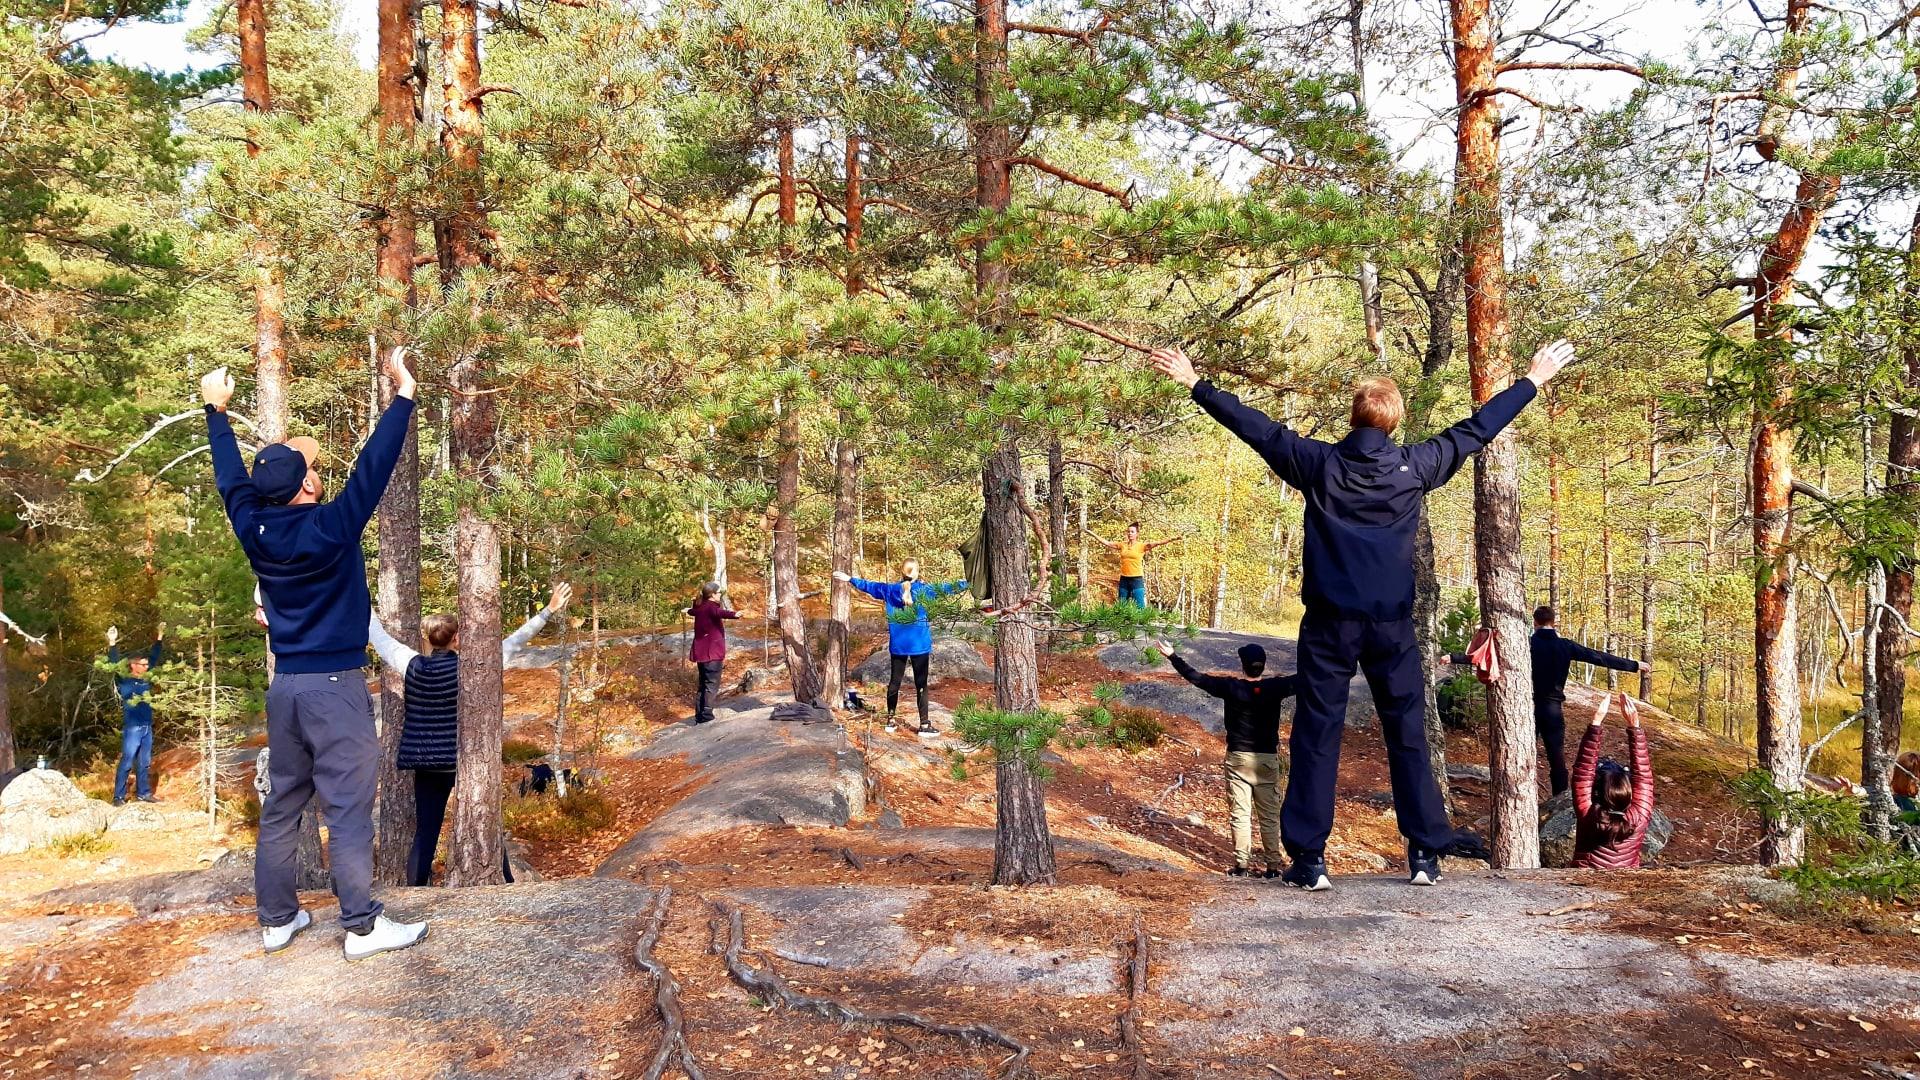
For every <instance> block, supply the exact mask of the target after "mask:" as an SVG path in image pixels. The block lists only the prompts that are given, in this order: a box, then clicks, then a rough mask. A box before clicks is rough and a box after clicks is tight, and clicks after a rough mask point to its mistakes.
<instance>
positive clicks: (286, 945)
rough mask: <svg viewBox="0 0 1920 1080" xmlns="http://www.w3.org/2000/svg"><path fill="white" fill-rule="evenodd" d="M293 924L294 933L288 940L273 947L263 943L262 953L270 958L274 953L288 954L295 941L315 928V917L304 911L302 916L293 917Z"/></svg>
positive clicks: (289, 935) (288, 936)
mask: <svg viewBox="0 0 1920 1080" xmlns="http://www.w3.org/2000/svg"><path fill="white" fill-rule="evenodd" d="M303 919H304V920H306V921H304V922H302V921H301V920H303ZM293 923H294V926H293V933H291V934H288V935H287V940H285V941H283V942H281V943H280V944H278V945H272V946H268V945H265V944H264V943H263V944H262V946H261V950H260V951H261V952H263V953H265V954H266V955H268V956H272V955H273V954H274V953H277V952H286V951H287V950H288V949H291V948H293V943H294V940H295V939H296V938H298V937H299V936H300V935H301V934H302V933H304V932H305V931H307V930H310V929H312V928H313V916H311V915H309V914H307V913H306V912H305V911H302V912H301V913H300V914H298V915H295V916H294V917H293Z"/></svg>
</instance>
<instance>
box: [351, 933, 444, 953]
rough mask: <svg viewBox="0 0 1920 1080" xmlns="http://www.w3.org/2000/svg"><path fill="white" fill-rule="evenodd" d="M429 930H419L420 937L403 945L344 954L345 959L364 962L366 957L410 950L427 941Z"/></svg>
mask: <svg viewBox="0 0 1920 1080" xmlns="http://www.w3.org/2000/svg"><path fill="white" fill-rule="evenodd" d="M429 929H431V928H430V927H421V928H420V936H419V937H417V938H414V939H413V940H412V941H409V942H407V943H405V944H403V945H386V946H382V947H381V948H378V949H370V950H368V951H366V952H362V953H357V952H348V953H347V954H346V957H347V959H349V960H365V959H366V958H367V957H369V956H379V955H380V954H381V953H390V952H399V951H400V950H402V949H411V948H413V947H414V946H415V945H418V944H420V943H421V942H423V941H425V940H427V931H428V930H429Z"/></svg>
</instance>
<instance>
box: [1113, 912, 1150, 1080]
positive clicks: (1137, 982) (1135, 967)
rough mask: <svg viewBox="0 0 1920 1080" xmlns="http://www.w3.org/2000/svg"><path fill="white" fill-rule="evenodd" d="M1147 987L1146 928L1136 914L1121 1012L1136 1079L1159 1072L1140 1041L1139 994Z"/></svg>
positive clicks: (1124, 1043) (1123, 1041)
mask: <svg viewBox="0 0 1920 1080" xmlns="http://www.w3.org/2000/svg"><path fill="white" fill-rule="evenodd" d="M1146 988H1147V931H1146V929H1145V928H1144V927H1142V926H1141V925H1140V918H1139V916H1135V917H1134V920H1133V950H1132V958H1131V959H1130V961H1129V962H1128V964H1127V1007H1126V1009H1125V1011H1123V1012H1121V1014H1120V1045H1121V1046H1123V1047H1125V1048H1126V1051H1127V1053H1128V1054H1131V1055H1132V1056H1133V1080H1153V1078H1154V1076H1155V1075H1156V1074H1155V1073H1154V1070H1153V1066H1152V1065H1151V1064H1150V1063H1149V1062H1148V1061H1147V1050H1146V1047H1145V1046H1143V1045H1142V1044H1141V1042H1140V995H1141V994H1142V993H1143V992H1145V990H1146Z"/></svg>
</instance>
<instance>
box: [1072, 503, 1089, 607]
mask: <svg viewBox="0 0 1920 1080" xmlns="http://www.w3.org/2000/svg"><path fill="white" fill-rule="evenodd" d="M1075 505H1076V506H1077V507H1078V508H1079V511H1080V565H1079V566H1077V567H1075V571H1076V575H1075V583H1076V584H1077V585H1078V586H1079V587H1080V592H1081V594H1082V595H1085V594H1086V591H1087V496H1086V493H1085V492H1082V493H1081V495H1080V498H1079V500H1078V502H1077V503H1076V504H1075Z"/></svg>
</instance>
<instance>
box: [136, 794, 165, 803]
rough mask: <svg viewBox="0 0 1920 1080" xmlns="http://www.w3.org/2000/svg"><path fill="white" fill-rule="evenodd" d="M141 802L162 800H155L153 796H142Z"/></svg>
mask: <svg viewBox="0 0 1920 1080" xmlns="http://www.w3.org/2000/svg"><path fill="white" fill-rule="evenodd" d="M140 801H141V802H159V801H160V800H159V799H156V798H154V797H153V796H151V795H142V796H140Z"/></svg>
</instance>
